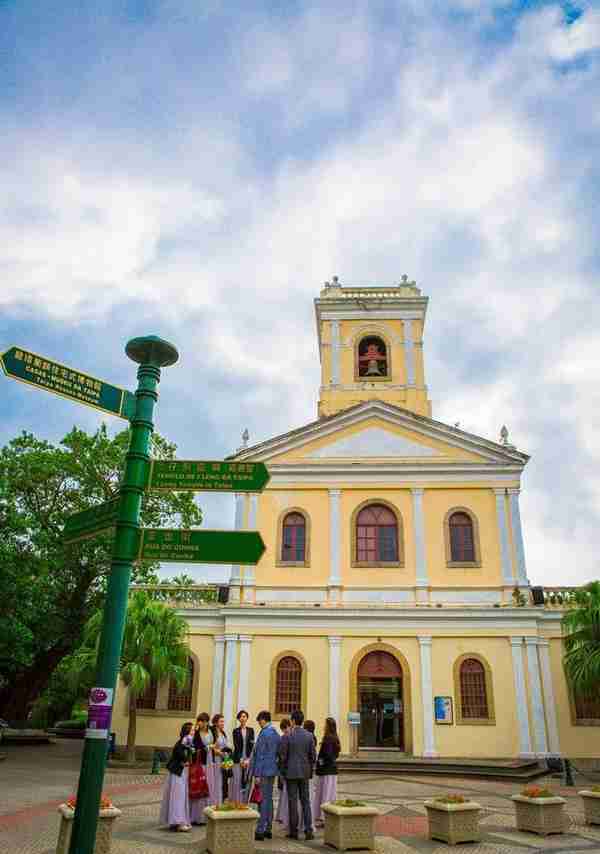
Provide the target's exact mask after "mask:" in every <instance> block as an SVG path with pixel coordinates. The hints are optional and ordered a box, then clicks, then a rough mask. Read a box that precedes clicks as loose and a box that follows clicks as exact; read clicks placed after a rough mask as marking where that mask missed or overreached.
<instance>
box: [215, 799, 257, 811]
mask: <svg viewBox="0 0 600 854" xmlns="http://www.w3.org/2000/svg"><path fill="white" fill-rule="evenodd" d="M214 809H215V810H216V811H217V812H233V811H234V810H249V809H250V807H249V806H248V804H242V803H240V801H225V802H224V803H222V804H219V806H218V807H214Z"/></svg>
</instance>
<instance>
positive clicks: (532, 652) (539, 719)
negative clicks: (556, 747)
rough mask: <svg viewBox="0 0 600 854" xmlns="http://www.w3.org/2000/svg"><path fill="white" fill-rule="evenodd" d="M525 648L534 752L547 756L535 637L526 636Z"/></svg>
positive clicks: (536, 640)
mask: <svg viewBox="0 0 600 854" xmlns="http://www.w3.org/2000/svg"><path fill="white" fill-rule="evenodd" d="M525 649H526V651H527V670H528V673H529V694H530V698H531V712H532V719H533V732H534V736H535V753H536V756H547V755H548V742H547V740H546V719H545V717H544V704H543V701H542V685H541V681H540V665H539V662H538V654H537V649H538V639H537V637H531V636H530V637H526V638H525Z"/></svg>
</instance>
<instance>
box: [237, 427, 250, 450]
mask: <svg viewBox="0 0 600 854" xmlns="http://www.w3.org/2000/svg"><path fill="white" fill-rule="evenodd" d="M249 439H250V433H249V432H248V428H247V427H246V428H245V429H244V432H243V433H242V444H241V445H240V447H239V448H238V449H237V451H236V454H239V452H240V451H245V450H246V448H247V447H248V440H249Z"/></svg>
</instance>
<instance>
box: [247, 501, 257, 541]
mask: <svg viewBox="0 0 600 854" xmlns="http://www.w3.org/2000/svg"><path fill="white" fill-rule="evenodd" d="M257 511H258V493H257V492H251V493H250V509H249V511H248V530H249V531H256V515H257Z"/></svg>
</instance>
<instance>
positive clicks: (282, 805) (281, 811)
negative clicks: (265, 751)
mask: <svg viewBox="0 0 600 854" xmlns="http://www.w3.org/2000/svg"><path fill="white" fill-rule="evenodd" d="M291 725H292V722H291V721H290V719H289V718H282V719H281V720H280V721H279V729H280V730H281V741H280V742H279V745H280V748H281V742H282V741H283V739H284V738H287V736H288V735H289V734H290V727H291ZM277 788H278V790H279V801H278V803H277V815H276V816H275V821H278V822H279V823H280V824H282V825H283V826H284V828H285V829H286V830H287V829H288V828H289V826H290V810H289V804H288V796H287V786H286V784H285V777H284V776H283V775H280V776H279V777H278V783H277Z"/></svg>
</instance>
